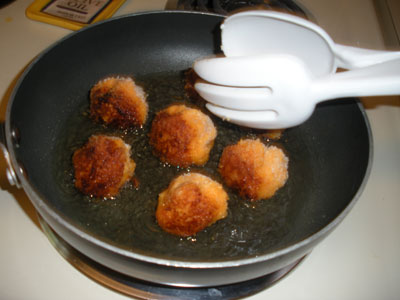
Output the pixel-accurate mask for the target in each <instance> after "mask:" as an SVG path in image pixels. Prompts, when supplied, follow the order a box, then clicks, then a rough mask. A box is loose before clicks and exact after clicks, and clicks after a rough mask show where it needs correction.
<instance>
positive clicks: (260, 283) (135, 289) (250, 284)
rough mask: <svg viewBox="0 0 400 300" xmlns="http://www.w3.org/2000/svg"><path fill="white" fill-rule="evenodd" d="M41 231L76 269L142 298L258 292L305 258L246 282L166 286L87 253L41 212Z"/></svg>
mask: <svg viewBox="0 0 400 300" xmlns="http://www.w3.org/2000/svg"><path fill="white" fill-rule="evenodd" d="M38 219H39V223H40V225H41V227H42V230H43V231H44V233H45V234H46V236H47V237H48V239H49V240H50V242H51V244H52V245H53V246H54V247H55V248H56V250H57V251H58V252H59V253H60V254H61V255H62V256H63V257H64V258H65V259H66V260H67V261H68V262H69V263H70V264H71V265H72V266H74V267H75V268H76V269H78V270H79V271H80V272H82V273H83V274H84V275H86V276H87V277H88V278H90V279H92V280H94V281H96V282H97V283H99V284H101V285H103V286H105V287H107V288H110V289H112V290H114V291H117V292H119V293H122V294H125V295H127V296H130V297H135V298H139V299H209V298H211V297H214V298H218V299H238V298H244V297H248V296H251V295H254V294H257V293H259V292H261V291H263V290H265V289H267V288H269V287H271V286H272V285H274V284H275V283H277V282H278V281H279V280H281V279H282V278H284V277H285V276H287V275H288V274H289V273H291V271H292V270H294V269H295V268H296V267H297V266H298V265H299V264H300V263H301V262H302V261H303V259H304V257H303V258H301V259H299V260H298V261H296V262H294V263H292V264H290V265H288V266H286V267H284V268H282V269H280V270H278V271H276V272H273V273H271V274H267V275H264V276H262V277H259V278H255V279H251V280H248V281H244V282H239V283H234V284H229V285H223V286H213V287H199V288H186V287H174V286H166V285H161V284H157V283H152V282H147V281H143V280H140V279H136V278H133V277H130V276H127V275H124V274H121V273H118V272H116V271H114V270H112V269H109V268H107V267H105V266H103V265H101V264H99V263H97V262H95V261H94V260H92V259H90V258H89V257H87V256H85V255H84V254H82V253H81V252H79V251H78V250H76V249H75V248H73V247H72V246H70V245H69V244H68V243H67V242H66V241H64V240H63V239H62V238H61V237H60V236H59V235H58V234H57V233H56V232H55V231H53V230H52V229H51V228H50V226H49V225H48V224H47V223H46V222H45V221H44V220H43V219H42V218H41V217H40V215H38Z"/></svg>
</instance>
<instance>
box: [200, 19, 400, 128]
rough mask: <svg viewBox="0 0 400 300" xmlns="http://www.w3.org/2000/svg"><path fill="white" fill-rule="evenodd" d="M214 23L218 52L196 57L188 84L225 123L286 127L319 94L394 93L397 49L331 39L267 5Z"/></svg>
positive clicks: (399, 85) (398, 76)
mask: <svg viewBox="0 0 400 300" xmlns="http://www.w3.org/2000/svg"><path fill="white" fill-rule="evenodd" d="M221 29H222V48H223V51H224V54H225V55H226V57H219V58H207V59H203V60H200V61H197V62H196V63H195V64H194V70H195V71H196V72H197V74H198V75H199V76H200V77H201V78H202V79H204V81H200V82H197V83H196V85H195V88H196V90H197V91H198V92H199V94H200V95H201V96H202V97H203V98H204V99H206V100H207V101H208V102H209V103H208V104H207V108H208V109H209V110H210V111H211V112H212V113H214V114H216V115H217V116H220V117H222V118H224V119H226V120H228V121H230V122H232V123H236V124H239V125H243V126H247V127H253V128H271V129H272V128H287V127H292V126H295V125H298V124H300V123H302V122H304V121H305V120H307V119H308V118H309V117H310V116H311V114H312V113H313V111H314V108H315V105H316V104H317V103H319V102H321V101H325V100H329V99H334V98H340V97H353V96H377V95H396V94H399V93H400V52H394V51H376V50H368V49H361V48H355V47H348V46H343V45H338V44H335V43H334V42H333V41H332V40H331V39H330V37H329V36H328V34H327V33H326V32H325V31H323V30H322V29H321V28H320V27H318V26H317V25H315V24H314V23H311V22H309V21H307V20H304V19H302V18H300V17H296V16H293V15H288V14H284V13H278V12H272V11H247V12H243V13H239V14H235V15H232V16H231V17H228V18H227V19H226V20H225V21H224V23H223V24H222V26H221ZM337 67H341V68H346V69H351V70H350V71H346V72H340V73H335V72H336V68H337Z"/></svg>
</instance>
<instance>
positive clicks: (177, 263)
mask: <svg viewBox="0 0 400 300" xmlns="http://www.w3.org/2000/svg"><path fill="white" fill-rule="evenodd" d="M160 13H161V14H176V13H178V14H195V15H209V16H215V17H219V18H221V20H222V19H223V17H224V16H222V15H219V14H215V13H207V12H194V11H162V10H160V11H147V12H138V13H132V14H127V15H123V16H119V17H115V18H112V19H109V20H105V21H101V22H98V23H96V24H93V25H90V26H88V27H85V28H83V29H81V30H79V31H76V32H72V33H70V34H68V35H66V36H65V37H63V38H62V39H60V40H58V41H57V42H55V43H54V44H52V45H50V46H49V47H47V48H46V49H45V50H43V51H42V52H41V53H40V54H39V55H38V56H37V57H36V58H34V60H33V61H32V62H31V63H30V64H29V65H28V66H27V67H26V68H25V70H24V72H23V73H22V75H20V77H19V79H18V81H17V83H16V85H15V87H14V89H13V91H12V93H11V95H10V101H9V103H8V104H7V109H6V119H5V135H6V144H7V149H8V151H9V152H10V157H11V162H12V165H13V166H18V162H17V159H16V153H15V150H14V141H13V138H12V134H11V130H12V125H11V120H10V119H11V110H12V106H13V103H14V100H15V97H16V93H17V91H18V89H19V87H20V85H21V84H22V82H23V80H24V78H25V77H26V75H27V74H28V73H29V71H30V70H31V69H32V67H33V66H34V65H35V64H36V63H37V62H38V61H40V59H41V57H43V56H44V55H45V54H46V53H48V52H49V51H51V50H52V49H53V48H54V47H55V46H57V45H59V44H60V43H62V42H63V41H65V40H67V39H69V38H70V37H72V36H74V35H76V34H79V33H80V32H83V31H86V30H90V29H91V28H93V27H97V26H100V25H102V24H105V23H108V22H115V21H118V20H120V19H124V18H131V17H135V16H143V15H149V14H151V15H153V14H160ZM357 105H358V107H359V109H360V112H361V114H362V116H363V119H364V122H365V125H366V129H367V132H368V139H369V157H368V164H367V168H366V171H365V174H364V177H363V179H362V182H361V184H360V186H359V188H358V190H357V192H356V194H355V195H354V197H353V199H352V200H351V201H350V202H349V203H348V205H347V206H346V207H345V208H344V210H343V211H342V212H341V213H340V214H339V215H337V216H336V217H335V218H334V219H333V220H332V221H331V222H330V223H328V224H327V225H326V226H324V227H323V228H321V229H320V230H319V231H317V232H315V233H313V234H311V235H310V236H309V237H307V238H305V239H303V240H301V241H298V242H297V243H295V244H293V245H291V246H288V247H285V248H282V249H279V250H275V251H273V252H270V253H265V254H262V255H258V256H253V257H251V256H249V257H247V258H237V259H230V260H229V259H228V260H219V261H196V260H177V259H167V258H163V257H157V256H155V255H144V254H140V253H135V252H133V251H129V250H125V249H122V248H120V247H117V246H115V245H112V244H110V243H107V242H105V241H102V240H100V239H99V238H97V237H95V236H94V235H90V234H89V233H87V232H84V231H83V230H81V229H79V228H78V227H77V226H76V225H74V224H73V223H72V222H71V221H70V220H68V219H67V218H66V217H65V216H63V215H61V214H59V213H57V211H56V210H55V209H54V208H52V207H51V206H50V205H49V204H48V203H47V202H46V200H45V198H44V197H42V195H41V193H40V192H39V191H38V190H36V188H35V187H33V186H31V184H30V182H29V179H28V178H26V177H25V175H24V173H23V170H22V169H21V168H18V167H17V168H14V169H15V172H16V174H17V177H18V179H19V180H20V182H21V185H22V187H23V189H24V191H25V192H26V193H27V194H28V195H29V196H30V195H33V197H29V199H30V201H31V202H32V203H33V204H34V206H35V208H36V209H37V210H38V211H39V212H40V210H41V209H42V210H44V211H45V212H46V213H47V214H49V215H50V216H51V218H53V219H54V220H55V221H56V222H58V223H59V224H60V225H61V226H63V227H65V228H67V229H68V230H69V231H71V232H72V233H73V234H75V235H77V236H79V237H80V238H82V239H83V240H85V241H87V242H89V243H91V244H94V245H96V246H98V247H100V248H103V249H106V250H108V251H110V252H112V253H115V254H118V255H121V256H123V257H126V258H129V259H134V260H138V261H141V262H146V263H151V264H156V265H160V266H166V267H177V268H190V269H213V268H227V267H237V266H244V265H250V264H255V263H259V262H263V261H267V260H272V259H276V258H279V257H281V256H284V255H286V254H288V253H290V252H293V251H295V250H297V249H301V248H302V247H305V246H307V245H309V244H311V243H312V242H313V241H314V240H318V239H320V238H322V237H324V236H326V234H327V233H328V232H330V231H331V230H332V229H334V228H335V227H336V226H337V225H338V224H339V223H340V222H341V221H342V220H343V219H344V218H345V216H346V215H347V214H348V213H349V212H350V210H351V209H352V208H353V206H354V205H355V203H356V202H357V200H358V199H359V198H360V196H361V194H362V193H363V191H364V188H365V186H366V184H367V182H368V179H369V176H370V173H371V169H372V160H373V137H372V130H371V126H370V122H369V120H368V117H367V114H366V111H365V109H364V108H363V106H362V104H361V103H360V102H358V103H357ZM32 198H34V199H32Z"/></svg>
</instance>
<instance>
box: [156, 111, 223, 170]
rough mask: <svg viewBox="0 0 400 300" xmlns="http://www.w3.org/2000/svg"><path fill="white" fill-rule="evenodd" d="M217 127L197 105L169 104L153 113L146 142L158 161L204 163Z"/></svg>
mask: <svg viewBox="0 0 400 300" xmlns="http://www.w3.org/2000/svg"><path fill="white" fill-rule="evenodd" d="M216 136H217V130H216V128H215V126H214V124H213V122H212V121H211V119H210V118H209V117H208V116H207V115H205V114H204V113H202V112H201V111H200V110H198V109H194V108H189V107H187V106H185V105H172V106H169V107H168V108H166V109H164V110H162V111H160V112H158V113H157V115H156V117H155V118H154V120H153V122H152V127H151V130H150V144H151V145H152V147H153V149H154V151H155V154H156V155H157V156H159V157H160V159H161V161H163V162H165V163H169V164H171V165H173V166H180V167H188V166H190V165H198V166H202V165H204V164H205V163H206V162H207V161H208V158H209V154H210V151H211V149H212V147H213V145H214V140H215V138H216Z"/></svg>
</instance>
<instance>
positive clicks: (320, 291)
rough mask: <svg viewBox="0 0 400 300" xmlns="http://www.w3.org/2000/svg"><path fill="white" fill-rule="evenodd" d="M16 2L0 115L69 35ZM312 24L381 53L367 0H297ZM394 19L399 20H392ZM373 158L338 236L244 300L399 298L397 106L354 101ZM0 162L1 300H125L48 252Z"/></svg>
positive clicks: (148, 6) (0, 18)
mask: <svg viewBox="0 0 400 300" xmlns="http://www.w3.org/2000/svg"><path fill="white" fill-rule="evenodd" d="M30 2H31V1H28V0H19V1H14V2H11V3H10V4H9V5H6V6H4V7H2V8H0V40H1V47H0V99H1V104H0V109H1V114H0V116H1V118H3V119H4V115H5V109H6V105H7V102H8V98H9V96H10V93H11V91H12V89H13V87H14V85H15V82H16V80H17V79H18V77H19V76H20V74H21V72H22V71H23V70H24V68H25V67H26V66H27V65H28V64H29V63H30V61H32V59H33V58H34V57H35V56H36V55H38V54H39V53H40V52H41V51H42V50H44V49H45V48H46V47H48V46H49V45H51V44H52V43H53V42H55V41H56V40H58V39H60V38H62V37H64V36H65V35H67V34H69V33H70V32H71V31H70V30H67V29H63V28H60V27H56V26H52V25H49V24H45V23H40V22H37V21H33V20H30V19H28V18H26V16H25V9H26V7H27V6H28V5H29V4H30ZM165 3H166V1H163V0H146V1H139V0H132V1H131V0H128V1H127V2H126V3H125V4H124V5H123V6H122V7H121V8H120V9H119V10H118V11H117V13H116V15H122V14H126V13H130V12H137V11H144V10H156V9H163V8H164V6H165ZM299 3H301V4H303V5H304V6H305V7H306V8H307V10H308V11H309V12H310V13H311V14H312V15H313V16H314V18H315V20H316V21H317V22H318V23H319V24H320V25H321V26H322V27H323V28H324V29H325V30H326V31H327V32H328V33H329V34H330V35H331V36H332V37H333V39H334V40H335V41H336V42H340V43H343V44H348V45H354V46H360V47H368V48H375V49H385V44H384V39H383V35H382V33H381V29H380V26H379V23H378V18H377V16H376V13H375V9H374V5H373V3H372V0H371V1H368V0H353V1H348V0H336V1H330V0H302V1H299ZM398 17H399V18H400V16H398ZM399 49H400V47H399ZM362 101H363V103H364V105H365V107H366V109H367V115H368V117H369V120H370V123H371V127H372V133H373V139H374V158H373V166H372V170H371V175H370V178H369V180H368V183H367V185H366V187H365V190H364V192H363V193H362V195H361V197H360V199H359V200H358V202H357V203H356V205H355V207H354V208H353V209H352V211H351V212H350V214H349V215H348V216H347V217H346V218H345V219H344V221H343V222H342V223H341V224H340V225H339V227H338V228H337V229H336V230H335V231H334V232H333V233H332V234H330V235H329V236H328V237H327V238H326V239H325V240H324V241H323V242H322V243H321V244H319V245H318V246H317V247H316V248H315V249H314V250H313V251H312V253H311V255H309V256H308V257H307V258H306V259H305V260H304V261H303V262H302V263H301V265H300V266H299V267H298V268H297V269H295V270H294V271H293V272H292V273H290V274H289V275H288V276H287V277H285V278H284V279H283V280H281V281H280V282H278V283H277V284H276V285H274V286H272V287H271V288H269V289H267V290H264V291H263V292H261V293H258V294H256V295H253V296H250V297H249V298H248V299H254V300H255V299H260V300H261V299H275V300H277V299H291V300H296V299H307V300H310V299H318V300H320V299H335V300H336V299H341V300H345V299H352V300H354V299H362V300H367V299H371V300H372V299H373V300H375V299H385V300H388V299H393V300H394V299H398V298H399V295H400V284H399V283H400V234H399V229H400V217H399V215H400V97H398V96H396V97H384V98H379V97H371V98H365V99H362ZM5 168H6V165H5V161H4V159H3V158H2V157H1V159H0V187H1V189H0V237H1V247H0V266H1V268H0V299H7V300H12V299H31V300H34V299H38V300H39V299H40V300H46V299H51V300H53V299H57V300H63V299H65V300H71V299H85V300H90V299H96V300H102V299H107V300H122V299H131V298H130V297H127V296H124V295H122V294H119V293H117V292H115V291H113V290H110V289H108V288H106V287H104V286H102V285H100V284H98V283H96V282H94V281H93V280H91V279H89V278H88V277H86V276H85V275H84V274H82V273H81V272H79V271H78V270H77V269H76V268H75V267H73V266H72V265H71V264H70V263H69V262H67V261H66V260H65V259H64V258H63V257H62V256H61V255H60V254H59V253H58V252H57V251H56V250H55V248H53V246H52V245H51V244H50V242H49V240H48V239H47V237H46V236H45V235H44V234H43V232H42V231H41V229H40V227H39V224H38V220H37V217H36V214H35V210H34V208H33V206H32V205H31V204H30V202H29V200H28V198H27V196H26V195H25V193H24V192H23V191H21V190H18V189H16V188H15V187H12V186H10V185H9V184H8V182H7V179H6V176H5Z"/></svg>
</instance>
